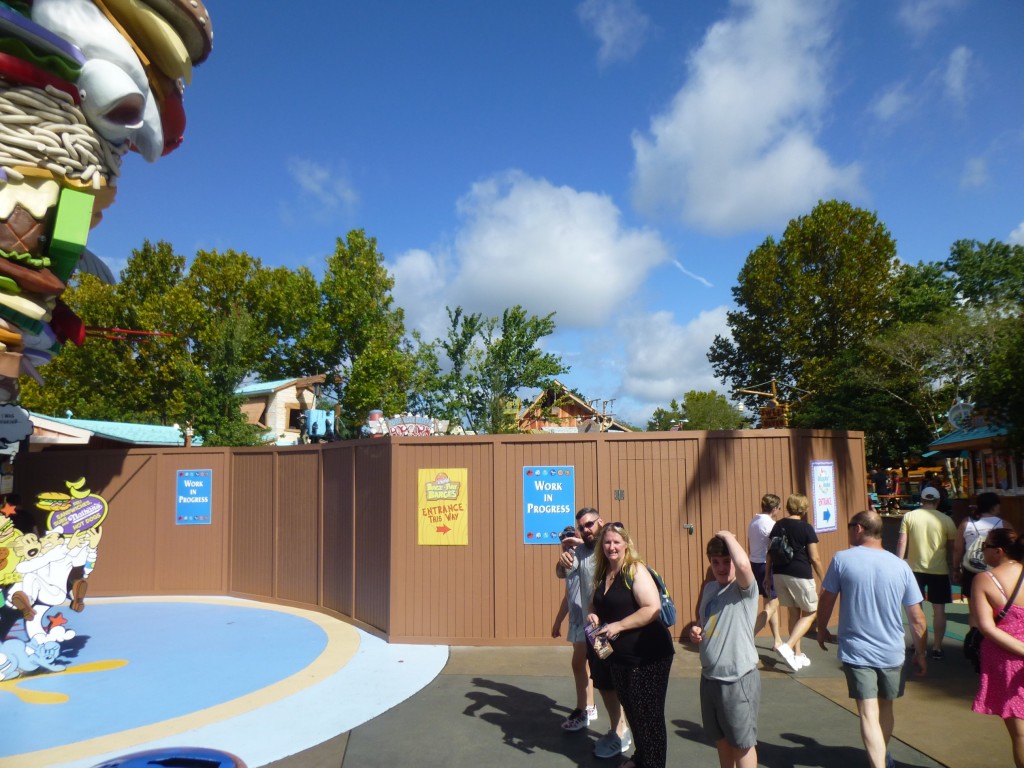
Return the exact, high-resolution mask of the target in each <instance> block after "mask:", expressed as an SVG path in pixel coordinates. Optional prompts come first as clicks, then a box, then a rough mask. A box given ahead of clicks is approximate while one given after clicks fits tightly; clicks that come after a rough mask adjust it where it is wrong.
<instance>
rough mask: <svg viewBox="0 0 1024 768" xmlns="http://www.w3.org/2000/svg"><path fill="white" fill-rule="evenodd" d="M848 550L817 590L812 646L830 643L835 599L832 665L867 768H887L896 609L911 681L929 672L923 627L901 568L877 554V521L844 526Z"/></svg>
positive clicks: (897, 669)
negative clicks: (837, 665)
mask: <svg viewBox="0 0 1024 768" xmlns="http://www.w3.org/2000/svg"><path fill="white" fill-rule="evenodd" d="M847 531H848V535H849V539H850V549H847V550H844V551H842V552H838V553H836V556H835V557H834V558H832V563H831V565H829V567H828V572H827V573H826V574H825V579H824V581H823V582H822V584H821V597H820V598H819V601H818V645H820V646H821V648H822V649H823V650H824V649H825V643H826V642H834V638H833V637H832V635H831V633H830V632H829V631H828V621H829V618H830V617H831V616H832V610H833V609H834V608H835V604H836V598H837V597H839V595H842V596H843V604H842V607H841V608H840V611H839V660H840V661H841V662H842V663H843V672H844V673H845V674H846V685H847V688H848V690H849V694H850V698H851V699H855V700H856V701H857V714H858V715H859V716H860V721H861V737H862V738H863V740H864V748H865V749H866V750H867V753H868V761H869V763H870V765H871V768H888V766H890V765H892V764H893V763H892V758H891V757H890V755H889V754H888V751H887V749H888V745H889V739H890V738H891V737H892V730H893V725H894V721H893V701H895V700H896V699H898V698H899V697H900V696H902V695H903V684H904V676H903V662H904V661H905V658H906V655H905V651H904V649H903V613H902V612H903V610H904V609H905V610H906V612H907V616H908V618H909V619H910V631H911V634H912V635H913V637H914V663H915V665H916V667H917V674H918V675H923V674H925V672H926V671H927V669H928V662H927V658H926V651H927V647H928V622H927V619H925V615H924V611H922V610H921V603H922V602H923V601H924V598H923V597H922V596H921V590H920V588H919V587H918V586H917V581H916V579H915V578H914V574H913V573H912V572H911V570H910V566H908V565H907V564H906V562H905V561H903V560H901V559H900V558H898V557H896V555H894V554H892V553H891V552H888V551H886V550H885V549H883V548H882V518H881V517H880V516H879V515H878V513H877V512H858V513H857V514H856V515H854V516H853V517H852V518H851V519H850V523H849V526H848V527H847Z"/></svg>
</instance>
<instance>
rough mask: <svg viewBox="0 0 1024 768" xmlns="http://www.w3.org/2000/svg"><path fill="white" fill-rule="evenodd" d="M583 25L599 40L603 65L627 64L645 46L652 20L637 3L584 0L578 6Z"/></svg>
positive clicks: (619, 0) (600, 57) (625, 0)
mask: <svg viewBox="0 0 1024 768" xmlns="http://www.w3.org/2000/svg"><path fill="white" fill-rule="evenodd" d="M576 13H577V14H579V17H580V21H582V22H583V25H584V26H585V27H586V28H587V29H588V30H589V31H590V32H591V33H593V35H594V36H595V37H596V38H597V39H598V40H599V41H600V43H601V47H600V49H599V50H598V53H597V58H598V61H599V62H600V64H601V65H602V66H603V65H606V64H611V63H612V62H615V61H626V60H628V59H631V58H633V56H635V55H636V54H637V53H638V52H639V51H640V49H641V48H642V47H643V44H644V40H645V38H646V36H647V29H648V27H649V26H650V20H649V19H648V18H647V16H645V15H644V14H643V13H641V12H640V9H639V8H637V6H636V2H635V0H583V2H582V3H580V4H579V5H578V6H577V7H576Z"/></svg>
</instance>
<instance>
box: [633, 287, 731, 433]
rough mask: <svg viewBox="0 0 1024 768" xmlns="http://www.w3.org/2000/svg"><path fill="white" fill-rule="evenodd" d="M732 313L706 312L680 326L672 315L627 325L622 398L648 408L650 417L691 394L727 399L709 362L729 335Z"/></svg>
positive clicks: (655, 315)
mask: <svg viewBox="0 0 1024 768" xmlns="http://www.w3.org/2000/svg"><path fill="white" fill-rule="evenodd" d="M727 311H728V308H727V307H724V306H723V307H717V308H715V309H712V310H708V311H705V312H701V313H700V314H699V315H698V316H697V317H695V318H694V319H693V320H691V321H690V322H688V323H687V324H686V325H678V324H677V323H676V321H675V319H674V318H673V316H672V313H670V312H656V313H653V314H644V315H634V316H632V317H629V318H626V319H624V320H623V321H622V323H621V324H620V332H621V333H622V335H623V336H624V337H625V361H624V363H623V366H622V369H623V370H622V376H623V378H622V394H623V395H624V396H627V397H629V398H632V399H634V400H636V401H638V402H640V403H646V404H647V405H648V411H647V412H648V414H649V413H650V411H651V410H653V409H654V408H656V407H666V406H667V405H668V403H669V401H670V400H672V399H673V398H675V399H676V400H681V399H682V396H683V395H684V394H685V393H686V392H688V391H689V390H691V389H692V390H697V391H707V390H712V389H713V390H716V391H718V392H721V393H723V394H727V393H726V392H725V386H724V385H723V384H722V383H721V382H720V381H719V380H718V379H716V378H715V375H714V373H712V370H711V363H709V362H708V358H707V353H708V350H709V349H710V348H711V342H712V341H713V340H714V338H715V335H716V334H722V335H726V334H728V331H729V329H728V326H727V325H726V312H727Z"/></svg>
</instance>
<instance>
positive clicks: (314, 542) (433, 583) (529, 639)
mask: <svg viewBox="0 0 1024 768" xmlns="http://www.w3.org/2000/svg"><path fill="white" fill-rule="evenodd" d="M822 459H827V460H832V461H833V462H834V466H835V478H836V482H837V501H838V510H837V514H838V520H837V530H836V531H835V532H828V533H822V534H820V538H821V544H820V551H821V555H822V559H823V563H824V564H825V565H827V563H828V561H829V559H831V557H832V555H833V554H834V553H835V552H836V551H837V550H838V549H842V548H845V547H846V526H845V523H846V520H848V518H849V516H850V515H852V514H854V513H856V512H857V511H859V510H861V509H863V508H864V507H865V506H866V504H867V497H866V490H865V482H864V478H865V476H866V469H867V468H866V465H865V459H864V440H863V435H862V433H859V432H835V433H832V432H812V431H803V430H746V431H737V432H686V431H684V432H661V433H631V434H630V433H586V434H559V435H498V436H476V437H473V436H465V437H453V438H438V437H429V438H385V439H381V440H361V441H350V442H345V443H333V444H325V445H314V446H295V447H283V448H246V449H233V450H231V449H202V448H189V449H184V448H178V449H152V450H150V449H132V450H103V451H44V452H40V453H30V454H28V455H23V456H19V457H18V459H17V462H16V467H15V478H16V482H17V490H18V492H19V493H20V494H21V495H22V498H23V499H25V500H26V501H28V500H30V499H33V498H34V496H35V494H37V493H40V492H42V491H56V490H64V483H65V481H67V480H75V479H77V478H78V477H82V476H84V477H85V478H86V481H87V485H88V486H89V487H90V488H91V489H92V490H93V491H94V492H96V493H99V494H100V495H102V496H104V497H105V498H106V499H107V500H108V502H109V505H110V512H109V514H108V517H107V521H106V523H105V525H104V534H103V539H102V542H101V544H100V549H99V556H98V561H97V567H96V570H95V572H94V573H93V575H92V576H91V577H90V589H89V593H90V594H91V595H94V596H95V595H125V594H131V595H149V594H230V595H237V596H243V597H252V598H256V599H262V600H269V601H274V602H281V603H289V604H296V605H304V606H309V607H313V608H316V609H319V610H323V611H325V612H329V613H333V614H338V615H342V616H346V617H350V618H351V619H353V620H355V621H356V622H357V623H359V624H361V625H363V626H365V627H367V628H370V629H374V630H376V631H378V632H379V633H380V634H382V635H384V636H386V637H387V638H389V639H390V640H394V641H400V642H430V643H452V644H466V645H489V644H535V643H548V642H553V641H552V640H551V637H550V635H551V623H552V619H553V618H554V616H555V613H556V611H557V608H558V605H559V603H560V601H561V598H562V594H563V588H564V586H563V582H561V581H559V580H557V579H556V578H555V576H554V564H555V560H556V558H557V547H556V546H554V545H541V544H525V543H523V535H524V534H523V514H522V509H523V477H522V475H523V467H524V466H572V467H574V468H575V474H576V478H575V479H576V507H577V508H580V507H584V506H593V507H596V508H598V509H599V510H600V511H601V513H602V517H603V518H604V519H605V521H607V522H622V523H624V524H625V526H626V527H627V528H628V529H629V530H630V532H631V533H632V534H633V536H634V537H635V538H636V540H637V543H638V545H639V548H640V552H641V554H642V555H643V557H644V558H645V559H646V560H647V561H648V562H649V563H650V564H651V565H653V566H654V567H655V568H657V569H658V570H659V572H661V573H662V575H663V576H664V577H665V578H666V581H667V582H668V586H669V589H670V591H671V592H672V594H673V596H674V598H675V600H676V604H677V607H678V609H679V616H680V619H681V620H680V622H679V623H678V624H677V626H676V628H675V630H676V632H677V633H681V632H682V630H683V627H684V626H685V624H686V622H688V621H689V620H690V618H691V617H692V616H693V613H694V605H695V601H696V600H697V598H698V595H697V591H698V589H699V586H700V584H701V581H702V579H703V575H704V572H705V569H706V567H707V563H706V558H705V557H704V548H705V545H706V543H707V540H708V539H709V538H710V537H711V536H712V535H714V533H715V532H716V531H719V530H722V529H727V530H732V531H734V532H735V533H737V535H738V536H739V537H740V540H741V541H743V542H746V529H747V525H748V523H749V522H750V519H751V517H752V515H753V514H754V513H755V512H756V510H757V509H758V504H759V501H760V498H761V496H762V494H764V493H766V492H772V493H776V494H778V495H779V496H781V497H783V499H785V497H786V496H787V495H789V494H790V493H793V492H802V493H809V492H810V488H811V476H810V472H811V461H812V460H822ZM421 468H423V469H427V468H431V469H450V468H465V469H466V470H467V474H468V517H469V544H468V546H420V545H418V544H417V481H418V470H419V469H421ZM181 469H212V470H213V522H212V524H211V525H192V526H179V525H176V524H175V519H174V512H175V498H174V496H175V487H176V486H175V473H176V472H177V471H178V470H181Z"/></svg>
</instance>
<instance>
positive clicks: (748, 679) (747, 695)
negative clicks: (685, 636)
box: [690, 496, 778, 768]
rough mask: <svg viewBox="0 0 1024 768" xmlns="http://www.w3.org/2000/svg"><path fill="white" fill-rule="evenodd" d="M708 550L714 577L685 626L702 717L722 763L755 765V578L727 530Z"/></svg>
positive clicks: (738, 767) (743, 767) (726, 767)
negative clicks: (696, 665) (696, 654)
mask: <svg viewBox="0 0 1024 768" xmlns="http://www.w3.org/2000/svg"><path fill="white" fill-rule="evenodd" d="M775 499H776V506H778V497H777V496H776V497H775ZM707 555H708V560H710V561H711V570H712V572H713V573H714V575H715V580H714V581H713V582H710V583H708V584H706V585H705V586H704V589H703V591H702V592H701V597H700V615H701V623H699V624H695V625H693V627H691V628H690V641H691V642H693V643H694V644H696V645H697V646H698V647H699V648H700V666H701V676H700V714H701V720H702V721H703V724H704V732H705V733H706V734H707V735H708V736H709V737H711V739H712V740H713V741H714V743H715V747H716V748H717V749H718V763H719V765H720V766H722V768H757V712H758V709H759V708H760V704H761V676H760V674H759V673H758V671H757V663H758V657H757V648H756V647H755V646H754V622H755V614H756V612H757V589H758V586H757V579H756V578H755V576H754V571H753V568H752V567H751V565H752V564H751V562H750V561H749V560H748V559H747V556H746V553H745V552H744V551H743V549H742V547H740V545H739V543H738V542H737V541H736V537H735V536H734V535H733V534H732V533H730V532H729V531H719V532H718V533H716V534H715V535H714V536H713V537H712V538H711V540H710V541H708V546H707Z"/></svg>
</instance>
